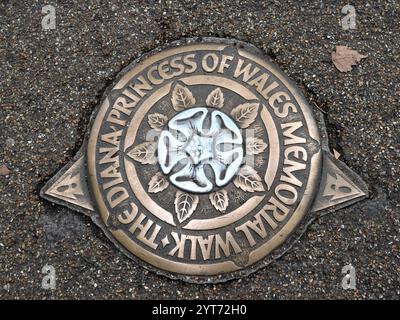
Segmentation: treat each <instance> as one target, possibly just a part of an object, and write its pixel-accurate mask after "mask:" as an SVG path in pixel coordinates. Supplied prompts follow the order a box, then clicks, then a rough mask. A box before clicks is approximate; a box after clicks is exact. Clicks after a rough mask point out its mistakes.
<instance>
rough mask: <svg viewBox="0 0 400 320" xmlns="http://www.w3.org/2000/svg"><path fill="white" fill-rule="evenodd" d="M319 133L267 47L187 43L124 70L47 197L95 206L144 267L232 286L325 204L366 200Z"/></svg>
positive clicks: (327, 207) (88, 210) (318, 121)
mask: <svg viewBox="0 0 400 320" xmlns="http://www.w3.org/2000/svg"><path fill="white" fill-rule="evenodd" d="M323 131H324V125H323V120H322V116H321V115H320V114H319V113H318V112H316V111H315V110H312V109H311V108H310V106H309V105H308V103H307V101H306V100H305V98H304V97H303V95H302V94H301V92H299V90H298V89H297V88H296V87H295V85H294V84H293V82H291V81H290V80H289V79H288V78H287V77H286V76H285V75H284V74H283V73H282V72H281V71H280V70H279V69H278V68H277V67H276V66H275V65H274V64H273V63H272V62H270V61H269V59H268V58H267V57H265V56H264V55H263V54H262V53H261V52H260V51H258V50H257V49H255V48H254V47H252V46H250V45H248V44H245V43H242V42H238V41H234V40H225V39H216V38H203V39H189V40H186V41H181V42H177V43H174V44H171V45H170V46H168V47H166V48H164V49H163V50H157V51H154V52H150V53H149V54H146V55H144V56H143V57H141V58H140V60H137V61H134V62H133V63H132V64H131V65H130V67H129V68H128V69H127V70H126V71H124V72H123V74H121V76H120V77H119V80H118V81H117V82H116V84H115V85H114V86H113V87H112V88H109V89H108V90H107V91H106V93H105V95H104V97H103V100H102V103H101V105H100V106H99V108H98V110H97V111H96V116H95V119H94V121H93V122H92V124H91V128H90V131H89V132H88V139H87V142H86V143H85V144H84V145H83V147H82V149H81V151H80V152H79V153H78V155H77V156H76V157H75V159H73V160H72V161H71V162H70V163H69V164H67V165H66V166H65V167H64V168H63V169H62V170H61V171H60V173H59V174H57V175H56V176H55V177H53V178H52V179H51V180H50V181H49V182H48V183H47V184H46V186H45V187H44V188H43V189H42V191H41V194H42V196H43V197H45V198H47V199H49V200H51V201H54V202H57V203H59V204H64V205H67V206H68V207H70V208H72V209H74V210H77V211H80V212H83V213H85V214H87V215H89V216H90V217H91V218H92V219H93V220H94V221H95V222H96V224H98V225H99V226H100V227H101V228H102V229H103V231H104V232H105V233H106V234H107V236H108V237H109V238H110V240H111V241H112V242H113V243H114V244H115V245H116V246H117V247H118V248H121V249H123V252H124V253H125V254H126V255H127V256H129V257H130V258H132V259H133V260H135V261H136V262H137V263H140V264H143V265H144V266H145V267H147V268H150V269H152V270H154V271H156V272H158V273H161V274H164V275H167V276H170V277H173V278H181V279H184V280H187V281H195V282H210V281H211V282H217V281H223V280H227V279H231V278H234V277H239V276H243V275H246V274H248V273H250V272H253V271H255V270H256V269H257V268H259V267H261V266H263V265H265V264H267V263H268V262H270V261H272V260H273V259H275V258H276V257H278V256H280V255H281V254H283V253H284V252H285V251H286V250H287V249H288V248H289V247H290V246H291V244H292V243H293V242H294V241H295V240H297V239H298V237H299V235H300V234H301V233H302V232H303V231H304V230H305V227H306V226H307V225H308V223H309V222H310V221H311V220H313V219H315V218H316V217H317V216H318V215H320V214H321V213H324V212H327V211H332V209H337V208H341V207H343V206H346V205H349V204H352V203H354V202H355V201H358V200H361V199H362V198H364V197H366V196H367V188H366V186H365V184H364V183H363V182H362V180H361V179H360V178H359V177H358V176H357V175H356V174H355V173H354V172H352V171H351V170H350V169H349V168H348V167H347V166H346V165H345V164H344V163H342V162H340V161H338V160H337V159H335V157H334V156H333V155H332V154H331V153H330V151H329V150H328V149H327V147H326V146H327V143H326V141H325V140H324V139H322V138H321V136H323V137H324V135H321V134H320V133H321V132H323ZM93 255H96V253H95V252H94V253H93Z"/></svg>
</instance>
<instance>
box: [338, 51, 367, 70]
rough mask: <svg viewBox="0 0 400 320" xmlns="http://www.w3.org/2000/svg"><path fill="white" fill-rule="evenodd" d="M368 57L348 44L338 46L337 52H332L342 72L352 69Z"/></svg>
mask: <svg viewBox="0 0 400 320" xmlns="http://www.w3.org/2000/svg"><path fill="white" fill-rule="evenodd" d="M366 57H367V56H364V55H362V54H360V53H358V52H357V51H356V50H353V49H351V48H349V47H347V46H336V52H335V51H334V52H332V62H333V64H334V65H335V67H336V68H337V69H338V70H339V71H340V72H349V71H351V66H355V65H356V64H357V63H358V62H360V61H361V59H364V58H366Z"/></svg>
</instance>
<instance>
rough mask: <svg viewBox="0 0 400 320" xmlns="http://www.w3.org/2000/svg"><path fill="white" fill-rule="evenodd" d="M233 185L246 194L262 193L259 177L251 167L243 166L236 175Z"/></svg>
mask: <svg viewBox="0 0 400 320" xmlns="http://www.w3.org/2000/svg"><path fill="white" fill-rule="evenodd" d="M233 184H234V185H235V186H236V188H239V189H242V190H243V191H246V192H254V191H264V190H265V189H264V186H263V185H262V182H261V177H260V176H259V175H258V173H257V172H256V170H254V169H253V168H252V167H250V166H248V165H245V166H243V168H242V169H241V170H240V171H239V173H238V174H237V176H236V178H235V180H234V181H233Z"/></svg>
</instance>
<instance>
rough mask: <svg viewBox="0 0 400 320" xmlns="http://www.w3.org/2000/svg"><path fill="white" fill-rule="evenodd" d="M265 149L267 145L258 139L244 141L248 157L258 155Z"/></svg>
mask: <svg viewBox="0 0 400 320" xmlns="http://www.w3.org/2000/svg"><path fill="white" fill-rule="evenodd" d="M266 148H267V144H266V143H265V142H264V141H263V140H262V139H260V138H249V139H247V140H246V153H247V154H248V155H253V154H259V153H261V152H263V151H264V150H265V149H266Z"/></svg>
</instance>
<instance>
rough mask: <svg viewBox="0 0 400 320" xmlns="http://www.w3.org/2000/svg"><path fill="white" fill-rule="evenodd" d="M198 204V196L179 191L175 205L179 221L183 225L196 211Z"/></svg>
mask: <svg viewBox="0 0 400 320" xmlns="http://www.w3.org/2000/svg"><path fill="white" fill-rule="evenodd" d="M198 203H199V196H198V195H194V194H189V193H185V192H182V191H177V193H176V195H175V202H174V204H175V212H176V214H177V218H178V221H179V222H180V223H182V222H183V221H185V220H186V219H188V218H189V217H190V216H191V215H192V214H193V212H194V211H195V210H196V207H197V205H198Z"/></svg>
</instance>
